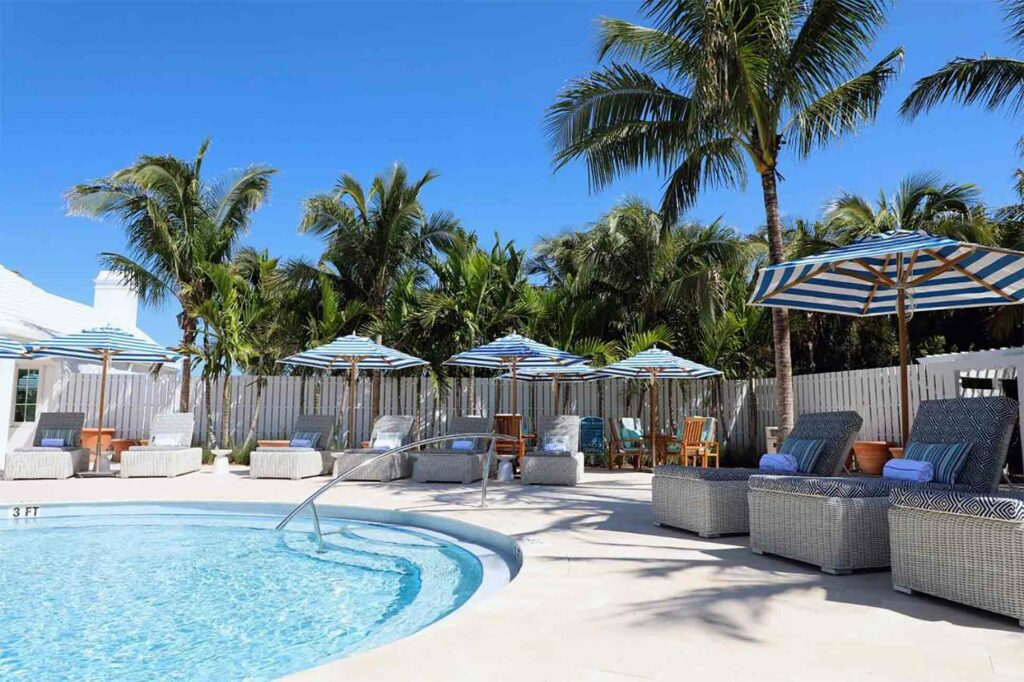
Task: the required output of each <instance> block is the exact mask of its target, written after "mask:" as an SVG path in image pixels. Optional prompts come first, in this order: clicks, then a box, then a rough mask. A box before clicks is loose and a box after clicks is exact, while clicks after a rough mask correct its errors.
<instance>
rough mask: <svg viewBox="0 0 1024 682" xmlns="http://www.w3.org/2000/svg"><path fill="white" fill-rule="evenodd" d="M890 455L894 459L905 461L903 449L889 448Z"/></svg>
mask: <svg viewBox="0 0 1024 682" xmlns="http://www.w3.org/2000/svg"><path fill="white" fill-rule="evenodd" d="M889 454H890V455H892V458H893V459H903V448H889Z"/></svg>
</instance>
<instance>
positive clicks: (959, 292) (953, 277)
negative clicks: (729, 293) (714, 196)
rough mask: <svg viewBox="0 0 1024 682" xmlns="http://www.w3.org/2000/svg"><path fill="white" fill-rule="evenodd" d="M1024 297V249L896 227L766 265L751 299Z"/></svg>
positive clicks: (918, 302)
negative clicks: (848, 243)
mask: <svg viewBox="0 0 1024 682" xmlns="http://www.w3.org/2000/svg"><path fill="white" fill-rule="evenodd" d="M900 291H903V292H904V298H905V305H906V307H907V308H909V309H910V310H912V311H923V310H945V309H948V308H968V307H975V306H991V305H1012V304H1015V303H1020V302H1021V301H1024V253H1020V252H1019V251H1008V250H1006V249H1000V248H996V247H992V246H981V245H979V244H969V243H966V242H958V241H956V240H953V239H949V238H947V237H937V236H935V235H931V234H928V233H927V232H911V231H908V230H895V231H892V232H883V233H881V234H875V235H870V236H868V237H864V238H863V239H860V240H858V241H856V242H854V243H853V244H851V245H850V246H844V247H841V248H838V249H832V250H830V251H825V252H824V253H819V254H817V255H814V256H807V257H806V258H800V259H797V260H793V261H789V262H786V263H779V264H778V265H770V266H768V267H765V268H762V269H761V272H760V273H759V274H758V277H757V284H756V285H755V286H754V293H753V296H752V297H751V302H752V303H754V304H756V305H763V306H775V307H779V308H798V309H800V310H812V311H821V312H828V313H838V314H840V315H856V316H868V315H894V314H896V313H897V312H898V310H897V308H898V304H899V300H898V299H899V292H900Z"/></svg>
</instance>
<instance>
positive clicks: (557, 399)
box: [552, 377, 562, 415]
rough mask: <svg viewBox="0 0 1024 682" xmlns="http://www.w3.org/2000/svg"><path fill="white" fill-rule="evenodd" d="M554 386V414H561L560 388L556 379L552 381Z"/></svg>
mask: <svg viewBox="0 0 1024 682" xmlns="http://www.w3.org/2000/svg"><path fill="white" fill-rule="evenodd" d="M552 383H553V384H554V385H555V414H557V415H561V414H562V386H561V385H560V384H559V383H558V377H555V378H554V379H553V380H552Z"/></svg>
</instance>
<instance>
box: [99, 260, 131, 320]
mask: <svg viewBox="0 0 1024 682" xmlns="http://www.w3.org/2000/svg"><path fill="white" fill-rule="evenodd" d="M92 282H93V284H94V285H95V289H94V293H93V298H92V307H93V308H95V309H96V311H97V312H98V313H100V315H102V316H103V318H104V319H105V320H106V321H107V322H109V323H110V324H112V325H114V326H115V327H121V328H122V329H133V328H134V327H135V323H136V322H137V321H138V317H139V299H138V297H137V296H136V295H135V292H134V291H132V290H131V289H129V288H128V285H127V284H125V282H124V280H123V279H122V278H121V275H119V274H117V273H116V272H111V271H110V270H101V271H100V274H98V275H97V276H96V279H94V280H93V281H92Z"/></svg>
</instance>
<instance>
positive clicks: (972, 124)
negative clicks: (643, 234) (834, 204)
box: [0, 0, 1024, 344]
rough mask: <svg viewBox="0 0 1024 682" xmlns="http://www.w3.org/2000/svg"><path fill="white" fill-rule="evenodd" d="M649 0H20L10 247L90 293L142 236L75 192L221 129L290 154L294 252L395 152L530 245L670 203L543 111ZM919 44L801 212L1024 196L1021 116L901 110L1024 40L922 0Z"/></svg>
mask: <svg viewBox="0 0 1024 682" xmlns="http://www.w3.org/2000/svg"><path fill="white" fill-rule="evenodd" d="M637 6H638V3H634V2H582V1H579V2H539V1H538V2H416V3H397V2H374V3H369V2H367V3H327V2H314V3H299V2H289V3H275V2H239V3H206V2H179V3H157V2H138V3H133V4H128V3H120V4H99V3H90V2H77V3H65V2H42V3H31V2H0V69H2V71H0V202H2V210H0V231H2V234H3V249H2V251H0V253H2V256H0V263H2V264H3V265H5V266H6V267H9V268H12V269H15V270H18V271H20V272H22V273H23V274H24V275H25V276H27V277H28V278H29V279H31V280H33V281H34V282H36V283H38V284H40V285H41V286H43V287H44V288H46V289H48V290H50V291H53V292H55V293H58V294H61V295H64V296H68V297H70V298H76V299H79V300H83V301H91V296H92V293H91V291H92V283H91V281H92V278H93V277H94V276H95V273H96V271H97V269H98V266H97V261H96V254H97V253H99V252H101V251H106V250H113V251H117V250H119V249H121V248H122V246H123V242H122V238H121V234H120V231H119V229H118V228H117V226H116V225H115V224H112V223H98V222H92V221H89V220H86V219H83V218H70V217H66V216H65V215H64V206H63V203H62V198H61V197H62V194H63V192H64V191H65V190H67V189H68V188H69V187H71V186H72V185H74V184H75V183H77V182H81V181H84V180H87V179H91V178H95V177H99V176H102V175H106V174H108V173H110V172H112V171H115V170H117V169H119V168H122V167H124V166H126V165H128V164H129V163H131V161H132V160H133V159H134V158H135V157H136V156H137V155H138V154H140V153H143V152H145V153H153V154H162V153H173V154H178V155H184V156H190V155H192V154H193V153H194V152H195V150H196V148H197V147H198V145H199V143H200V142H201V140H202V139H203V138H204V137H207V136H209V137H211V138H212V139H213V143H212V146H211V149H210V152H209V153H208V155H207V162H206V166H205V170H206V171H208V172H210V173H211V177H212V175H215V174H217V173H219V172H222V171H223V170H225V169H228V168H233V167H239V166H244V165H247V164H249V163H252V162H266V163H269V164H272V165H273V166H275V167H277V168H278V169H280V173H279V175H278V176H277V178H276V180H275V183H274V190H273V198H272V201H271V204H270V205H269V206H268V207H266V208H265V209H264V210H262V211H261V212H260V213H259V214H257V216H256V217H255V220H254V223H253V229H252V231H251V232H250V234H249V235H248V237H247V238H246V242H247V243H249V244H252V245H254V246H257V247H261V248H262V247H265V248H269V249H270V250H271V251H272V252H274V253H275V254H279V255H281V256H284V257H294V256H303V255H304V256H311V257H313V256H316V255H317V254H318V252H319V243H318V242H317V240H316V239H314V238H312V237H304V236H299V235H298V234H297V233H296V225H297V223H298V220H299V214H300V209H299V204H300V201H301V200H302V199H303V198H304V197H306V196H309V195H310V194H312V193H314V192H317V191H323V190H327V189H329V188H330V187H331V186H332V184H333V182H334V180H335V179H336V178H337V176H338V174H339V173H340V172H341V171H348V172H351V173H354V174H355V175H356V176H357V177H359V178H361V179H369V178H370V177H371V176H372V175H373V174H374V173H376V172H379V171H381V170H384V169H386V168H387V167H388V166H389V165H390V164H391V163H392V162H393V161H401V162H403V163H405V164H407V165H408V166H409V168H410V170H411V171H412V172H413V173H421V172H423V171H424V170H426V169H427V168H432V169H435V170H437V171H440V172H441V174H442V175H441V178H440V179H438V180H436V181H435V182H434V183H433V184H432V185H430V186H429V189H428V190H427V191H426V192H425V194H424V199H425V203H426V205H427V208H428V209H429V210H435V209H440V208H447V209H450V210H452V211H454V212H455V213H456V214H457V215H458V216H459V217H460V218H461V219H462V220H463V222H464V224H465V225H466V226H467V227H469V228H471V229H475V230H477V231H478V232H480V233H481V234H482V235H490V234H492V233H493V232H495V231H499V232H500V233H501V235H502V237H503V238H514V239H515V240H516V241H517V242H518V243H521V244H530V243H532V242H533V241H534V240H535V239H536V238H537V237H538V236H540V235H550V234H554V233H557V232H559V231H560V230H563V229H566V228H571V227H577V226H582V225H584V224H586V223H587V222H589V221H592V220H594V219H595V218H596V217H597V216H599V215H600V214H601V212H602V211H604V210H606V209H607V208H608V207H610V206H611V205H612V204H613V203H614V202H615V201H616V200H617V199H619V198H621V197H622V196H624V195H627V194H634V193H635V194H640V195H642V196H644V197H647V198H649V199H650V200H651V201H657V199H658V197H659V194H660V187H661V180H660V179H659V178H658V177H656V176H655V175H652V174H647V175H641V176H637V177H633V178H628V179H624V180H622V181H620V182H617V183H616V184H615V185H614V186H613V187H611V188H610V189H608V190H606V191H604V192H602V193H600V194H597V195H592V194H590V193H588V189H587V183H586V178H585V174H584V169H583V168H582V166H580V165H576V166H573V167H571V168H568V169H566V170H563V171H561V172H559V173H558V174H553V173H552V169H551V155H550V150H549V149H548V147H547V144H546V140H545V138H544V135H543V130H542V118H543V114H544V110H545V108H546V107H547V106H548V105H549V104H550V103H551V102H552V100H553V98H554V96H555V94H556V92H557V91H558V90H559V88H560V86H561V85H562V84H563V83H564V82H565V81H566V80H567V79H569V78H571V77H573V76H576V75H580V74H583V73H585V72H586V71H587V70H588V69H589V68H591V67H592V66H593V65H594V41H595V24H594V21H595V19H596V18H597V17H600V16H615V17H620V18H627V19H635V18H636V15H635V11H636V7H637ZM899 44H902V45H904V46H905V47H906V50H907V60H906V66H905V69H904V72H903V75H902V76H901V78H900V80H899V81H898V82H897V84H896V85H895V87H894V88H893V89H892V91H891V94H890V96H889V97H888V99H887V101H886V102H885V104H884V106H883V108H882V111H881V113H880V116H879V120H878V122H877V123H876V124H875V125H874V126H873V127H870V128H867V129H865V130H864V131H863V132H862V133H861V134H860V135H859V136H858V137H856V138H853V139H850V140H847V141H845V142H843V143H840V144H838V145H836V146H834V147H832V148H830V149H829V150H827V151H825V152H819V153H816V154H815V155H814V156H813V157H812V158H811V159H810V160H808V161H799V160H797V159H795V158H786V159H785V160H784V162H783V163H784V165H783V166H782V172H783V174H784V176H785V182H784V183H783V184H782V187H781V190H780V195H781V202H782V210H783V212H784V214H785V215H786V216H788V217H806V218H814V217H815V216H816V215H817V214H818V213H819V212H820V209H821V207H822V206H823V205H824V204H825V202H826V201H827V200H828V198H829V197H830V196H832V195H833V194H835V193H836V192H837V191H838V190H840V189H844V190H853V191H857V192H862V193H866V194H869V195H871V196H874V195H875V194H876V193H877V191H878V190H879V189H880V188H883V187H884V188H891V187H893V186H895V184H896V183H897V182H898V181H899V180H900V178H902V177H903V176H905V175H907V174H908V173H911V172H914V171H920V170H939V171H943V172H945V173H946V174H947V175H948V176H949V177H950V178H951V179H955V180H958V181H970V182H975V183H977V184H978V185H980V186H981V187H982V189H983V190H984V197H985V200H986V201H987V202H990V203H993V204H999V203H1005V202H1008V201H1010V200H1011V198H1012V192H1011V180H1010V175H1011V173H1012V170H1013V169H1014V168H1015V167H1016V164H1017V158H1016V154H1015V143H1016V141H1017V139H1018V138H1019V137H1020V135H1021V134H1022V132H1024V130H1022V125H1021V121H1020V120H1019V119H1018V120H1013V119H1011V118H1010V117H1009V116H1007V115H1005V114H1002V113H995V114H992V113H988V112H985V111H982V110H977V109H975V110H966V109H961V108H958V107H955V106H948V107H942V108H941V109H939V110H936V111H935V112H933V113H931V114H929V115H927V116H925V117H923V118H921V119H919V120H918V121H917V122H915V123H913V124H912V125H911V124H906V123H904V122H902V121H900V120H899V119H897V117H896V115H895V111H896V108H897V107H898V104H899V102H900V101H901V100H902V98H903V96H904V95H905V94H906V92H907V91H908V90H909V88H910V86H911V85H912V83H913V81H914V80H916V79H917V78H918V77H919V76H921V75H923V74H925V73H928V72H930V71H932V70H934V69H935V68H937V67H938V66H940V65H941V64H943V63H944V62H945V61H946V60H947V59H948V58H950V57H952V56H955V55H964V56H976V55H978V54H981V53H982V52H988V53H990V54H999V53H1009V52H1012V50H1011V48H1010V47H1009V46H1008V45H1007V43H1006V42H1005V40H1004V29H1003V25H1002V23H1001V22H1000V15H999V12H998V8H997V6H996V5H995V3H994V2H988V1H986V0H959V1H955V0H934V1H924V0H903V2H902V3H900V4H899V5H898V6H897V7H896V8H895V10H894V11H893V12H892V14H891V18H890V26H889V28H888V29H887V30H886V31H885V33H884V34H883V35H882V36H881V37H880V39H879V42H878V50H877V52H878V56H880V55H881V54H884V53H885V52H887V51H888V50H889V49H891V48H892V47H894V46H896V45H899ZM690 215H691V217H693V218H697V219H702V220H711V219H714V218H717V217H719V216H722V217H723V218H724V219H725V220H726V221H727V222H728V223H730V224H732V225H735V226H736V227H738V228H739V229H741V230H743V231H750V230H753V229H756V228H757V227H758V225H760V224H761V222H762V220H763V218H762V216H763V208H762V204H761V197H760V192H759V188H758V186H757V185H756V183H751V185H750V186H749V187H748V189H747V191H745V192H741V191H726V190H723V191H715V192H711V193H708V194H706V195H705V196H704V197H703V198H702V199H701V200H700V202H699V203H698V205H697V207H696V208H695V209H694V210H693V211H692V213H691V214H690ZM489 239H490V237H489V236H487V237H485V240H486V241H489ZM173 312H175V311H174V310H173V308H169V309H165V310H157V311H152V310H149V311H143V312H142V314H141V318H140V324H141V326H142V327H143V328H145V329H146V330H147V331H149V332H150V333H151V334H153V335H154V336H155V337H156V338H157V339H158V340H160V341H162V342H164V343H168V344H172V343H175V342H176V341H177V339H178V334H177V330H176V327H175V325H174V321H173Z"/></svg>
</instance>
